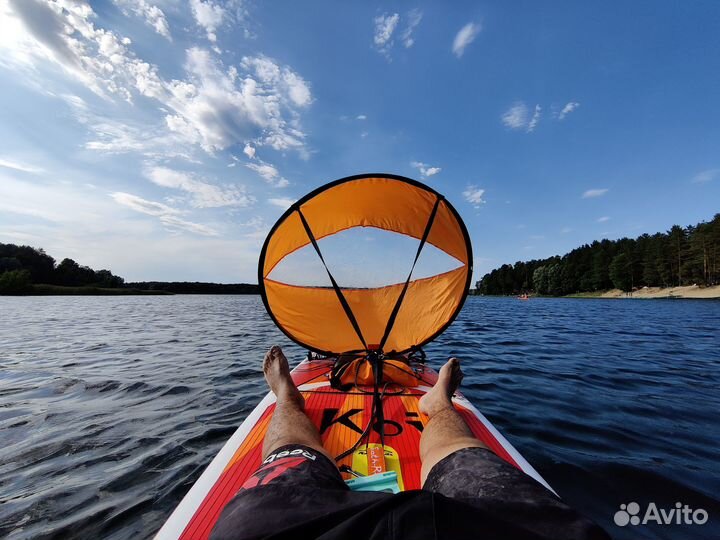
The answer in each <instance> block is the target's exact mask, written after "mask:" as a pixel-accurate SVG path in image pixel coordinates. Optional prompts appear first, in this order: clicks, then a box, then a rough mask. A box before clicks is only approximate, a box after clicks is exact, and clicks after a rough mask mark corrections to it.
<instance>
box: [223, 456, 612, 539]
mask: <svg viewBox="0 0 720 540" xmlns="http://www.w3.org/2000/svg"><path fill="white" fill-rule="evenodd" d="M478 527H480V528H478ZM472 530H475V531H476V532H477V531H479V530H483V538H495V537H497V538H518V539H521V538H528V539H538V538H553V539H555V540H560V539H563V538H567V539H579V538H582V539H585V538H603V539H604V538H607V535H606V534H605V533H604V531H602V529H600V528H599V527H597V525H595V524H593V523H592V522H590V521H589V520H587V519H586V518H584V517H582V516H580V515H579V514H577V513H576V512H575V511H574V510H572V509H571V508H569V507H568V506H567V505H565V504H564V503H562V502H561V501H560V499H558V498H557V497H556V496H555V495H554V494H553V493H551V492H550V491H548V490H547V489H546V488H545V487H544V486H542V485H541V484H539V483H538V482H536V481H535V480H534V479H532V478H531V477H529V476H527V475H526V474H525V473H523V472H522V471H520V470H518V469H516V468H515V467H513V466H512V465H509V464H508V463H506V462H505V461H503V460H502V459H500V458H499V457H497V456H496V455H495V454H494V453H493V452H491V451H490V450H487V449H485V448H465V449H462V450H458V451H457V452H454V453H452V454H451V455H449V456H447V457H446V458H444V459H442V460H441V461H440V462H439V463H437V464H436V465H435V466H434V467H433V468H432V470H431V471H430V473H429V474H428V477H427V480H426V482H425V485H424V486H423V489H422V490H415V491H406V492H403V493H400V494H398V495H392V494H389V493H382V492H363V491H350V489H349V488H348V487H347V485H346V484H345V482H344V481H343V479H342V477H341V476H340V472H339V471H338V469H337V467H336V465H335V463H333V462H332V461H330V459H328V458H327V457H326V456H325V455H323V454H321V453H319V452H317V451H316V450H313V449H311V448H308V447H306V446H302V445H288V446H283V447H281V448H278V449H277V450H276V451H275V452H273V453H272V454H270V455H269V456H268V457H267V458H266V459H265V460H264V461H263V463H262V464H261V466H260V467H259V468H258V470H257V471H256V472H255V473H254V474H253V475H252V476H251V477H250V478H249V479H248V480H247V481H246V482H245V483H244V484H243V486H242V487H241V488H240V490H239V491H238V493H237V494H236V495H235V497H234V498H233V499H232V500H231V501H230V502H229V503H228V505H227V506H226V507H225V509H224V510H223V513H222V515H221V516H220V518H219V519H218V522H217V523H216V525H215V528H214V529H213V532H212V535H211V538H214V539H220V538H223V539H230V538H232V539H243V540H245V539H259V538H275V539H279V538H288V539H289V538H297V539H300V538H322V539H327V540H330V539H334V538H413V539H414V538H462V537H467V538H472V537H475V534H473V533H472ZM413 531H415V532H413ZM494 533H497V535H494Z"/></svg>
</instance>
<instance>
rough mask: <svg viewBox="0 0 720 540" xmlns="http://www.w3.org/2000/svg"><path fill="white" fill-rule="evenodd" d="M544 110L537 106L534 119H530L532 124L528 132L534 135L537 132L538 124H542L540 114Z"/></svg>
mask: <svg viewBox="0 0 720 540" xmlns="http://www.w3.org/2000/svg"><path fill="white" fill-rule="evenodd" d="M541 111H542V109H541V108H540V105H535V112H533V115H532V118H531V119H530V122H529V123H528V126H527V130H526V131H527V132H528V133H532V132H533V131H535V128H536V127H537V125H538V123H539V122H540V113H541Z"/></svg>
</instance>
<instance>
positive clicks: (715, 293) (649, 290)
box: [471, 285, 720, 300]
mask: <svg viewBox="0 0 720 540" xmlns="http://www.w3.org/2000/svg"><path fill="white" fill-rule="evenodd" d="M471 295H473V296H488V297H496V298H515V297H517V296H518V295H515V294H510V295H503V294H486V295H482V294H477V293H473V292H471ZM529 298H590V299H595V298H601V299H605V300H607V299H610V300H624V299H631V300H658V299H675V298H682V299H695V300H717V299H720V285H714V286H711V287H699V286H697V285H686V286H683V287H643V288H642V289H638V290H635V291H633V292H631V293H630V292H624V291H621V290H620V289H610V290H605V291H590V292H579V293H573V294H566V295H562V296H548V295H539V294H534V293H530V295H529Z"/></svg>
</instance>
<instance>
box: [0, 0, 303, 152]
mask: <svg viewBox="0 0 720 540" xmlns="http://www.w3.org/2000/svg"><path fill="white" fill-rule="evenodd" d="M5 1H6V4H7V6H8V9H9V10H10V11H9V12H8V13H9V15H8V16H7V17H6V18H7V19H8V21H9V23H8V24H7V28H9V29H10V37H7V35H6V34H5V32H3V33H2V37H1V38H0V63H2V64H3V65H11V66H18V65H22V66H24V67H25V68H26V70H27V73H31V74H32V73H35V72H36V71H37V69H38V66H39V65H40V62H41V61H45V62H52V63H55V64H56V65H59V66H60V67H62V68H63V69H64V70H65V72H66V73H67V74H69V75H70V76H72V77H73V78H75V79H76V80H78V81H80V82H81V83H83V84H84V85H85V86H87V87H88V88H90V89H91V90H92V91H93V92H95V93H96V94H98V95H99V96H101V97H104V98H110V97H111V96H117V97H119V98H121V99H123V100H125V101H128V102H131V103H132V101H133V98H134V96H135V95H136V94H140V95H143V96H146V97H148V98H151V99H155V100H157V102H158V103H159V108H160V110H163V111H165V115H166V116H165V125H164V126H162V129H164V130H165V132H166V135H167V134H168V132H169V134H170V135H171V136H172V137H169V138H167V139H165V142H166V143H167V144H165V146H166V147H167V149H174V150H172V151H174V152H177V148H178V147H180V146H182V144H177V143H178V142H182V143H184V144H185V145H187V144H197V145H200V146H201V147H202V148H203V149H204V150H205V151H207V152H210V153H213V152H215V151H217V150H223V149H225V148H227V147H228V146H231V145H232V144H237V143H240V142H241V141H247V140H255V141H256V142H257V144H260V145H269V146H272V147H273V148H275V149H277V150H286V149H291V148H294V149H296V150H298V151H299V152H300V153H301V155H302V154H307V151H306V150H305V148H304V138H305V134H304V133H303V131H302V129H301V127H300V110H301V109H303V108H305V107H307V106H309V105H310V103H311V102H312V95H311V92H310V87H309V85H308V83H307V82H306V81H305V80H304V79H303V78H302V77H301V76H300V75H299V74H297V73H295V72H294V71H293V70H291V69H290V68H289V67H286V66H281V65H279V64H277V63H276V62H274V61H273V60H272V59H269V58H267V57H264V56H258V57H245V58H243V60H242V63H241V66H240V67H241V68H242V69H243V71H240V70H239V69H238V68H236V67H230V68H226V67H225V66H223V64H222V63H221V62H220V60H215V59H213V58H212V57H211V56H210V53H209V52H208V51H205V50H202V49H199V48H191V49H189V50H188V51H187V52H186V62H185V66H184V67H185V70H186V78H184V79H181V80H171V81H166V80H164V79H162V78H161V77H160V75H159V74H158V69H157V67H155V66H153V65H151V64H149V63H147V62H144V61H143V60H141V59H139V58H137V56H135V54H134V53H133V52H132V51H131V50H130V49H129V45H130V41H129V40H128V39H126V38H123V37H121V36H119V35H117V34H115V33H113V32H111V31H108V30H105V29H102V28H96V27H95V26H94V23H93V21H94V20H95V19H96V18H97V17H96V14H95V13H94V11H93V10H92V8H91V7H90V5H89V4H86V3H85V2H83V1H80V0H56V1H53V2H49V1H48V0H44V1H39V0H32V1H26V0H5ZM203 5H205V4H203ZM213 5H214V4H213ZM202 20H203V21H205V22H208V20H206V19H204V18H203V19H202ZM5 28H6V25H5V20H3V30H5ZM28 78H29V79H31V78H32V77H28ZM115 123H116V124H117V123H118V122H115ZM115 131H118V129H117V128H116V129H115ZM101 138H102V139H103V140H101V141H99V142H98V144H95V145H90V146H88V148H91V149H96V150H103V151H113V150H116V149H117V148H118V147H120V148H121V149H122V150H121V151H135V150H137V148H138V147H139V146H141V145H139V144H136V143H139V142H140V141H143V139H149V138H153V139H158V134H157V133H152V134H151V135H149V136H146V137H142V136H140V137H139V138H132V137H128V136H127V134H126V133H121V134H120V136H119V137H115V136H114V135H113V133H109V134H108V135H107V136H103V137H101ZM117 139H119V140H117ZM131 142H132V143H133V144H131ZM156 145H157V143H156Z"/></svg>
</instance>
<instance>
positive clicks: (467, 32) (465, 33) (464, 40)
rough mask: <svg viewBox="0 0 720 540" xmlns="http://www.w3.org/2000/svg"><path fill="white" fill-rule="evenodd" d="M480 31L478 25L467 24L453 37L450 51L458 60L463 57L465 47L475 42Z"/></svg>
mask: <svg viewBox="0 0 720 540" xmlns="http://www.w3.org/2000/svg"><path fill="white" fill-rule="evenodd" d="M481 29H482V28H481V26H480V25H479V24H475V23H472V22H470V23H467V24H466V25H465V26H463V27H462V28H461V29H460V31H459V32H458V33H457V35H456V36H455V39H454V40H453V45H452V51H453V53H454V54H455V56H457V57H458V58H460V57H461V56H462V55H463V53H464V52H465V47H467V46H468V45H470V44H471V43H472V42H473V41H474V40H475V38H476V37H477V35H478V34H479V33H480V30H481Z"/></svg>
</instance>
